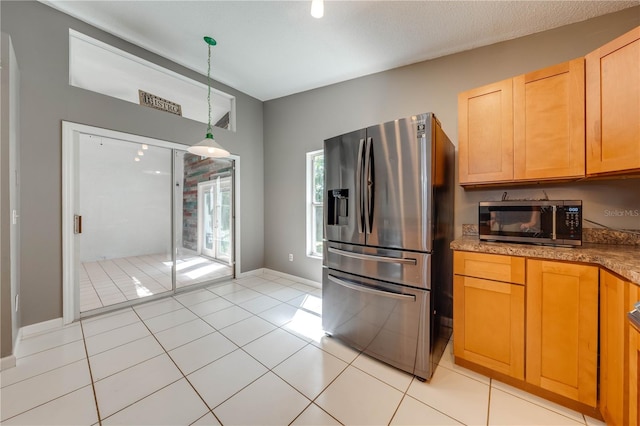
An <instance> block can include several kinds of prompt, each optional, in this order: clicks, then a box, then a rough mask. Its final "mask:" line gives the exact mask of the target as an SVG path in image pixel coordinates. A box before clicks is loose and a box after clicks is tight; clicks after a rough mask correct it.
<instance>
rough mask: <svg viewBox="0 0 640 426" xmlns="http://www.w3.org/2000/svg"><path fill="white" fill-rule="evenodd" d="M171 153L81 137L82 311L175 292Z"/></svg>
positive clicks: (80, 231)
mask: <svg viewBox="0 0 640 426" xmlns="http://www.w3.org/2000/svg"><path fill="white" fill-rule="evenodd" d="M172 152H173V150H171V149H168V148H162V147H158V146H149V145H146V144H145V145H141V144H135V143H131V142H128V141H122V140H117V139H110V138H105V137H98V136H93V135H84V134H83V135H81V137H80V143H79V150H78V158H79V179H78V195H79V197H78V206H79V211H78V219H77V221H78V228H80V226H81V229H77V230H76V232H78V240H79V253H80V254H79V259H80V265H79V281H80V283H79V284H80V296H81V297H80V311H81V312H86V311H89V310H93V309H97V308H102V307H105V306H109V305H115V304H119V303H122V302H127V301H131V300H137V299H141V298H145V297H148V296H152V295H157V294H162V293H165V292H170V291H173V280H172V266H173V259H172V256H171V250H172V245H173V242H172V230H171V218H172V208H171V206H172V194H171V181H172V173H173V172H172V169H173V164H172Z"/></svg>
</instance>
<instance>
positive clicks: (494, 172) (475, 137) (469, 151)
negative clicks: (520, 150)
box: [458, 79, 513, 185]
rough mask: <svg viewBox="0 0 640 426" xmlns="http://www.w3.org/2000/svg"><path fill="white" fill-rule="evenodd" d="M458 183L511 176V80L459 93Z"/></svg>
mask: <svg viewBox="0 0 640 426" xmlns="http://www.w3.org/2000/svg"><path fill="white" fill-rule="evenodd" d="M458 165H459V173H460V176H459V178H460V184H462V185H464V184H474V183H486V182H501V181H509V180H512V179H513V87H512V80H511V79H508V80H504V81H500V82H498V83H493V84H489V85H487V86H483V87H479V88H476V89H473V90H469V91H467V92H463V93H460V94H459V95H458Z"/></svg>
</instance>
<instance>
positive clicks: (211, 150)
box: [187, 36, 230, 158]
mask: <svg viewBox="0 0 640 426" xmlns="http://www.w3.org/2000/svg"><path fill="white" fill-rule="evenodd" d="M204 41H205V42H206V43H207V46H208V48H209V58H208V60H207V89H208V93H207V103H208V104H209V122H208V124H207V136H205V138H204V139H203V140H202V141H200V142H198V143H197V144H195V145H192V146H190V147H189V148H187V152H190V153H191V154H195V155H200V156H202V157H218V158H219V157H228V156H229V155H230V154H229V151H227V150H226V149H224V148H223V147H222V146H220V144H218V143H217V142H216V141H215V139H214V138H213V133H212V132H211V46H215V45H216V44H218V43H217V42H216V41H215V39H213V38H211V37H206V36H205V38H204Z"/></svg>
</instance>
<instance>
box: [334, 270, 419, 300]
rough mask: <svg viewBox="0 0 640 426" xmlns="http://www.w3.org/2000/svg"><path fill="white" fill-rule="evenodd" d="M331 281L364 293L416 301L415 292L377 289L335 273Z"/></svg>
mask: <svg viewBox="0 0 640 426" xmlns="http://www.w3.org/2000/svg"><path fill="white" fill-rule="evenodd" d="M328 277H329V281H332V282H334V283H336V284H338V285H341V286H342V287H346V288H348V289H350V290H355V291H361V292H363V293H369V294H374V295H376V296H382V297H388V298H391V299H399V300H402V301H405V302H415V301H416V296H414V295H413V294H401V293H392V292H389V291H384V290H377V289H375V288H373V287H365V286H363V285H358V284H351V283H350V282H347V281H344V280H341V279H340V278H336V277H334V276H333V275H329V276H328Z"/></svg>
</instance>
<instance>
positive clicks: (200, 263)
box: [80, 249, 233, 312]
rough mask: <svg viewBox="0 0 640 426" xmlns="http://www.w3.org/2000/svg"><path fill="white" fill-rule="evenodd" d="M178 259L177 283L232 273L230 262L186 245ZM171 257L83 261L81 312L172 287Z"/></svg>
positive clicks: (205, 279)
mask: <svg viewBox="0 0 640 426" xmlns="http://www.w3.org/2000/svg"><path fill="white" fill-rule="evenodd" d="M183 252H184V253H182V255H181V256H180V259H178V261H177V262H176V287H177V288H183V287H187V286H190V285H193V284H199V283H204V282H207V281H212V280H216V279H220V278H223V277H230V276H231V275H232V273H233V272H232V269H231V267H230V266H227V265H223V264H222V263H219V262H215V261H213V260H210V259H208V258H206V257H203V256H198V255H196V254H195V252H191V251H187V250H186V249H183ZM171 287H172V285H171V259H170V257H169V255H167V254H151V255H144V256H132V257H122V258H117V259H109V260H101V261H94V262H82V264H81V268H80V312H88V311H91V310H93V309H98V308H103V307H105V306H110V305H115V304H117V303H122V302H126V301H129V300H134V299H141V298H144V297H147V296H152V295H154V294H159V293H164V292H167V291H169V290H171Z"/></svg>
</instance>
